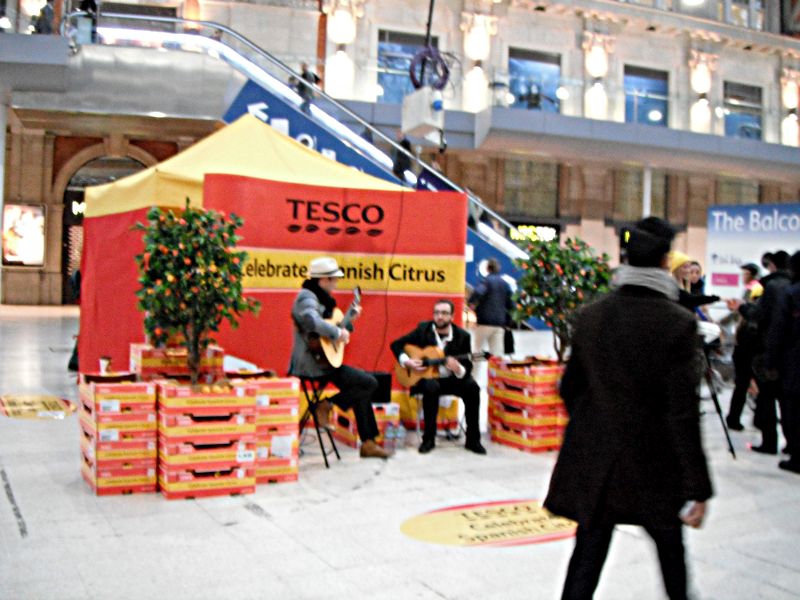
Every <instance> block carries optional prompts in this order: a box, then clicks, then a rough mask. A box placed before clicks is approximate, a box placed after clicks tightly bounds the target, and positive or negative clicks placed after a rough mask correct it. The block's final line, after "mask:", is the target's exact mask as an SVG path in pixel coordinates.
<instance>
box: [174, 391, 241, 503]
mask: <svg viewBox="0 0 800 600" xmlns="http://www.w3.org/2000/svg"><path fill="white" fill-rule="evenodd" d="M158 388H159V397H158V444H159V446H158V455H159V465H158V483H159V487H160V489H161V492H162V493H163V494H164V496H166V497H167V498H169V499H173V498H197V497H202V496H219V495H229V494H249V493H253V492H254V491H255V485H256V462H255V459H256V452H257V436H256V393H257V390H256V388H255V387H253V386H238V387H234V388H229V387H227V386H223V385H214V386H203V387H202V388H201V389H200V390H193V389H192V388H189V387H187V386H185V385H178V384H175V383H170V382H166V381H164V382H159V384H158Z"/></svg>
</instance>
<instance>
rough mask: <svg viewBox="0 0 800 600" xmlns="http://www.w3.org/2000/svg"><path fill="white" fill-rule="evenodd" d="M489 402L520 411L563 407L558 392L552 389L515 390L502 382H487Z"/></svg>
mask: <svg viewBox="0 0 800 600" xmlns="http://www.w3.org/2000/svg"><path fill="white" fill-rule="evenodd" d="M489 402H490V403H500V404H506V405H508V406H515V407H517V408H522V409H533V408H537V407H542V408H544V407H547V406H551V407H554V406H563V404H564V402H563V400H561V396H559V395H558V392H557V391H555V390H552V389H546V390H542V389H530V388H515V387H512V386H509V385H508V384H505V383H503V382H502V381H492V380H490V381H489Z"/></svg>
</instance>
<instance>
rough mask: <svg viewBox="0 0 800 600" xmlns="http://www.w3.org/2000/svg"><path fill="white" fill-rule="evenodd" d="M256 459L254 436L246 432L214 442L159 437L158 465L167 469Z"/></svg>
mask: <svg viewBox="0 0 800 600" xmlns="http://www.w3.org/2000/svg"><path fill="white" fill-rule="evenodd" d="M255 460H256V438H255V436H248V437H245V438H236V439H232V440H230V441H226V442H221V443H217V444H194V443H190V442H170V441H169V440H167V439H165V438H160V439H159V445H158V461H159V467H160V468H163V469H166V470H170V469H179V470H184V469H205V470H213V469H219V468H227V467H229V466H231V465H237V466H251V465H252V464H254V463H255Z"/></svg>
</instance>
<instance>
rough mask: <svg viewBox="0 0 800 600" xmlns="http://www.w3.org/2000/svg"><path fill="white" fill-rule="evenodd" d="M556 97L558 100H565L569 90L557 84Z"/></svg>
mask: <svg viewBox="0 0 800 600" xmlns="http://www.w3.org/2000/svg"><path fill="white" fill-rule="evenodd" d="M556 98H558V99H559V100H567V99H568V98H569V90H568V89H567V88H565V87H564V86H563V85H560V86H558V88H556Z"/></svg>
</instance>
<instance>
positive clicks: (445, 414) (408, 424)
mask: <svg viewBox="0 0 800 600" xmlns="http://www.w3.org/2000/svg"><path fill="white" fill-rule="evenodd" d="M392 402H397V403H398V404H399V405H400V421H401V422H402V423H403V426H404V427H405V428H406V429H408V430H409V431H416V429H417V410H418V409H419V410H420V411H421V399H420V400H417V398H416V397H415V396H412V395H410V394H409V393H408V392H407V391H404V390H392ZM458 405H459V399H458V398H457V397H456V396H442V397H441V398H439V413H438V415H437V420H436V428H437V429H438V430H439V431H454V430H456V429H458V409H459V406H458ZM419 426H420V430H422V429H424V428H425V419H424V418H423V416H422V412H420V413H419Z"/></svg>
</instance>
